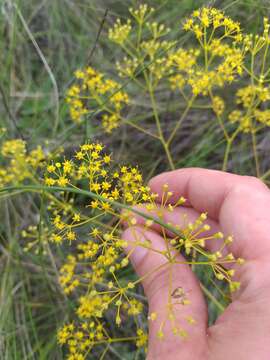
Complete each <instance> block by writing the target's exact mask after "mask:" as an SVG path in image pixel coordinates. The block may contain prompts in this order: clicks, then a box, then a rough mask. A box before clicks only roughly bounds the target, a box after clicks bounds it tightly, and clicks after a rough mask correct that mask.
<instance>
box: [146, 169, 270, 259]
mask: <svg viewBox="0 0 270 360" xmlns="http://www.w3.org/2000/svg"><path fill="white" fill-rule="evenodd" d="M164 184H167V185H168V188H169V190H170V191H172V192H173V196H172V197H171V198H170V201H171V202H172V203H173V202H174V201H177V199H178V198H179V196H184V197H185V198H187V200H188V202H189V203H190V205H191V206H192V207H193V208H194V209H195V210H197V211H198V212H207V213H208V215H209V216H210V217H211V218H212V219H215V220H217V221H219V224H220V226H221V227H222V230H223V231H224V232H225V233H227V234H230V235H231V234H232V235H234V237H235V238H236V241H235V243H234V244H233V248H232V251H234V253H235V255H237V256H243V257H245V258H246V259H247V258H249V259H251V258H256V257H258V256H261V255H262V254H266V253H268V256H269V253H270V241H269V234H270V191H269V189H268V188H267V186H266V185H264V184H263V183H262V182H261V181H260V180H258V179H256V178H253V177H247V176H240V175H233V174H229V173H225V172H221V171H216V170H206V169H200V168H189V169H180V170H176V171H171V172H167V173H163V174H161V175H158V176H156V177H155V178H153V179H152V180H151V181H150V184H149V185H150V187H151V190H152V191H153V192H156V193H158V194H159V195H160V196H162V195H161V194H162V186H163V185H164ZM255 241H256V246H254V245H255V244H254V242H255Z"/></svg>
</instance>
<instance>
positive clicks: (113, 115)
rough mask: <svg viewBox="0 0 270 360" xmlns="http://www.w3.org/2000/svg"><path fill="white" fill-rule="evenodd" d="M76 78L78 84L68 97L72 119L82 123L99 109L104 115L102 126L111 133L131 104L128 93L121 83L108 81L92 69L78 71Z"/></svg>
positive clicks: (70, 89) (102, 116)
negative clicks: (125, 107)
mask: <svg viewBox="0 0 270 360" xmlns="http://www.w3.org/2000/svg"><path fill="white" fill-rule="evenodd" d="M75 78H76V79H77V80H78V83H77V84H75V85H72V86H71V87H70V88H69V90H68V92H67V97H66V101H67V103H68V104H69V107H70V116H71V119H72V120H73V121H74V122H77V123H80V122H81V121H82V118H83V116H84V115H86V114H95V113H96V111H97V109H98V110H99V113H102V115H101V122H102V125H103V127H104V129H105V131H106V132H109V133H110V132H111V131H112V130H113V129H115V128H116V127H118V126H119V122H120V121H121V110H122V109H123V107H124V106H125V105H127V104H128V103H129V97H128V95H127V93H125V92H124V91H122V90H121V85H120V84H119V83H117V82H116V81H114V80H111V79H106V78H105V76H104V74H102V73H100V72H97V71H95V70H94V69H93V68H92V67H87V68H86V69H84V70H77V71H76V72H75Z"/></svg>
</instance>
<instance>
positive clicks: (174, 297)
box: [3, 141, 243, 359]
mask: <svg viewBox="0 0 270 360" xmlns="http://www.w3.org/2000/svg"><path fill="white" fill-rule="evenodd" d="M3 153H4V154H5V155H6V156H15V154H16V156H19V154H24V155H25V153H26V150H25V146H24V144H23V143H21V142H18V141H16V142H13V143H10V144H5V146H4V147H3ZM44 167H45V168H46V170H45V176H44V182H45V184H46V185H47V186H48V187H50V186H54V188H53V189H54V190H55V191H56V193H55V194H53V195H52V194H51V193H48V200H49V206H48V209H49V210H50V211H51V213H52V219H51V226H46V227H44V228H45V232H44V234H43V235H44V239H43V240H42V241H43V245H48V244H46V241H47V240H48V239H49V240H51V242H52V243H54V244H56V245H59V244H61V243H63V241H64V240H66V242H67V243H69V244H72V246H71V247H70V249H71V251H70V252H69V253H68V255H67V257H66V261H65V262H64V263H63V264H62V266H61V267H60V269H59V283H60V285H61V287H62V289H63V292H64V293H65V294H66V295H67V296H73V297H74V299H75V302H76V311H75V314H74V320H72V322H70V323H67V324H65V325H64V326H63V327H62V328H61V329H60V330H59V332H58V342H59V344H61V345H65V346H67V348H68V357H67V358H68V359H86V358H87V356H89V354H90V352H91V351H92V350H94V351H95V352H98V351H99V349H103V350H102V351H106V348H107V344H108V343H115V342H126V341H131V342H133V343H134V344H136V346H137V347H142V348H146V346H147V332H146V331H145V330H144V329H143V328H142V327H141V326H140V324H141V322H140V321H139V318H142V317H144V318H145V316H146V309H145V304H144V300H143V298H141V297H140V296H138V286H140V283H141V281H142V278H135V279H132V280H131V279H128V278H126V277H123V276H122V275H121V274H122V273H123V271H126V270H127V268H128V267H129V266H130V261H129V258H130V256H131V254H132V252H133V251H134V248H136V247H143V248H147V249H148V250H149V251H154V252H158V251H159V250H158V249H155V246H154V244H152V243H151V242H149V241H148V240H138V241H136V239H135V240H134V243H132V244H127V242H126V241H124V240H123V239H122V236H121V224H122V223H123V222H125V223H127V225H129V226H134V225H136V224H137V221H138V216H139V215H140V216H146V219H145V223H144V224H141V231H142V233H143V232H144V231H147V230H149V228H151V227H152V226H153V224H154V223H155V221H157V222H158V223H159V225H160V226H161V227H163V228H164V231H163V234H164V243H165V244H166V249H167V251H166V252H164V254H163V255H164V259H165V260H166V261H165V263H164V266H168V268H169V272H170V271H172V267H173V266H175V264H177V253H178V252H182V253H185V254H186V255H187V256H190V255H191V254H192V256H193V257H192V259H193V260H192V263H194V264H196V263H197V261H198V263H200V264H203V265H205V266H209V267H210V269H211V270H212V272H213V274H214V276H215V277H216V279H217V280H224V281H226V282H227V283H228V285H229V288H230V290H231V291H234V290H236V289H237V288H238V287H239V283H238V282H236V281H234V280H233V276H234V271H233V270H226V269H225V268H224V267H223V264H225V263H226V264H227V263H239V264H241V263H242V262H243V260H242V259H235V258H234V257H233V255H232V254H228V255H224V254H223V249H224V248H225V246H226V245H227V244H229V243H230V242H231V241H232V238H231V237H227V238H224V241H223V245H222V246H221V247H220V249H219V250H217V251H215V252H214V253H211V252H209V251H208V250H207V242H208V241H211V242H213V241H214V240H215V239H219V240H220V239H222V238H223V235H222V234H221V233H217V234H213V235H211V236H208V235H207V232H208V231H209V230H210V226H209V225H207V224H206V223H205V222H206V220H207V216H206V214H202V215H201V216H200V217H199V218H198V219H197V220H196V221H195V222H194V223H190V222H189V221H188V219H187V217H185V216H184V222H183V221H179V223H184V225H183V227H181V228H179V227H175V228H174V227H172V224H170V223H167V222H166V221H165V222H164V211H174V209H175V208H176V207H178V206H181V205H182V204H184V202H185V199H184V198H183V197H180V198H179V199H178V201H176V203H175V204H174V205H171V204H170V198H171V196H172V195H173V193H172V192H171V191H170V190H169V188H168V186H167V185H166V184H165V185H164V186H163V195H162V202H161V204H159V205H158V204H156V202H155V199H156V194H152V193H151V192H150V189H149V188H148V187H147V186H145V185H144V182H143V178H142V175H141V174H140V172H139V171H138V169H137V168H136V167H130V166H116V167H114V168H113V162H112V159H111V156H110V155H108V154H106V153H104V146H103V145H102V144H100V143H93V144H89V143H86V144H83V145H81V146H80V148H79V149H78V151H76V152H75V154H74V156H73V157H72V158H71V159H66V158H64V159H63V160H60V159H56V160H49V161H47V163H46V166H44ZM43 190H44V188H43ZM51 190H52V189H51ZM70 191H71V192H73V194H72V195H71V194H70ZM83 195H86V196H88V197H89V199H90V201H86V202H85V203H84V205H85V206H84V210H81V211H75V209H76V208H77V207H78V205H79V204H81V201H82V199H81V196H83ZM142 204H145V205H144V210H142V208H141V206H142ZM130 205H131V206H134V205H136V209H137V210H136V211H137V212H136V211H135V209H134V208H133V209H132V208H131V207H130ZM123 208H124V211H123ZM141 210H142V211H145V210H147V214H145V213H144V212H141ZM134 211H135V212H136V214H135V215H134ZM42 226H44V224H42ZM167 230H169V231H171V232H172V233H173V236H170V237H167V235H166V234H167ZM37 233H38V231H37V227H35V226H32V227H29V228H28V229H27V230H24V231H23V234H22V235H23V237H24V239H29V241H30V242H29V246H26V248H27V251H28V250H30V249H31V248H32V247H33V246H34V244H35V241H33V239H34V237H35V234H36V236H39V235H38V234H37ZM145 239H147V237H145ZM128 245H129V247H128V250H127V246H128ZM124 249H125V252H124V251H123V250H124ZM187 263H189V262H188V261H187ZM152 271H155V269H152ZM152 271H151V274H152ZM157 271H159V268H158V269H157ZM148 275H150V274H144V276H143V278H145V277H146V276H148ZM189 303H190V301H189V299H188V296H187V294H186V293H185V292H184V290H183V289H181V288H177V289H173V291H172V292H171V293H168V305H167V307H166V309H167V316H166V319H159V314H150V315H149V320H150V321H160V327H159V331H158V333H157V336H158V337H159V338H163V330H162V329H163V327H164V324H165V322H166V321H169V322H170V324H171V328H172V332H173V333H174V334H175V335H177V336H180V337H185V336H187V333H186V331H185V329H184V327H183V326H182V325H181V326H180V324H178V323H177V321H176V315H175V311H176V307H179V304H180V305H182V306H188V305H189ZM108 316H109V318H110V319H112V318H113V319H114V322H115V324H116V325H117V326H118V327H120V326H121V325H122V324H123V323H124V322H127V321H128V322H132V323H133V324H134V326H131V327H130V329H129V330H127V331H126V334H125V337H117V336H115V334H113V332H112V331H111V329H110V327H109V326H108V324H107V320H106V319H107V318H108ZM145 319H146V318H145ZM185 321H186V322H187V323H189V324H193V323H195V320H194V319H193V318H192V316H189V317H188V318H186V319H185ZM104 349H105V350H104Z"/></svg>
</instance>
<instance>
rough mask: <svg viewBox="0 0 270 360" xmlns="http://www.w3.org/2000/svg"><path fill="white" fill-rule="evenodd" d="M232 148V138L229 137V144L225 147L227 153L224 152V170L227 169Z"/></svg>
mask: <svg viewBox="0 0 270 360" xmlns="http://www.w3.org/2000/svg"><path fill="white" fill-rule="evenodd" d="M231 148H232V141H231V139H229V140H227V145H226V149H225V153H224V159H223V164H222V171H227V167H228V159H229V154H230V152H231Z"/></svg>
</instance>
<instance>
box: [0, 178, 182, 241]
mask: <svg viewBox="0 0 270 360" xmlns="http://www.w3.org/2000/svg"><path fill="white" fill-rule="evenodd" d="M17 190H22V191H25V192H28V191H30V192H31V191H34V192H43V191H47V192H57V191H65V192H71V193H75V194H79V195H84V196H87V197H90V198H92V199H95V200H99V201H102V202H106V203H108V204H110V205H112V206H114V207H116V208H119V209H125V210H129V211H131V212H133V213H134V214H136V215H139V216H142V217H143V218H145V219H148V220H152V221H153V222H155V223H156V224H159V225H161V226H162V227H164V228H165V229H167V230H168V231H171V232H172V233H173V234H175V235H177V236H181V237H182V238H183V239H185V237H184V235H183V234H182V233H181V232H180V231H178V230H176V229H175V228H174V227H173V226H172V225H169V224H166V223H165V222H163V221H162V220H160V219H158V218H155V217H153V216H151V215H148V214H146V213H144V212H142V211H140V210H138V209H136V208H134V207H131V206H128V205H126V204H122V203H119V202H118V201H114V200H109V199H106V198H103V197H102V196H101V195H98V194H96V193H93V192H92V191H87V190H81V189H78V188H76V187H69V186H67V187H61V186H50V187H48V186H43V185H17V186H7V187H4V188H1V189H0V194H1V193H9V192H13V191H17ZM0 199H1V198H0Z"/></svg>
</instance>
